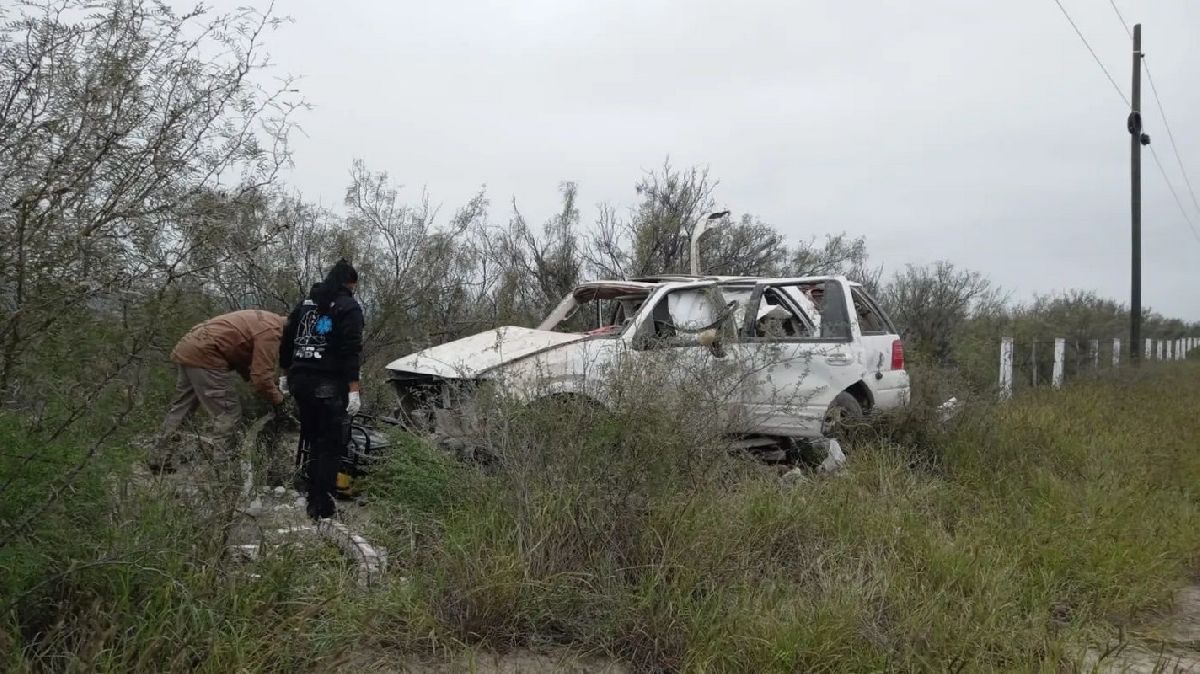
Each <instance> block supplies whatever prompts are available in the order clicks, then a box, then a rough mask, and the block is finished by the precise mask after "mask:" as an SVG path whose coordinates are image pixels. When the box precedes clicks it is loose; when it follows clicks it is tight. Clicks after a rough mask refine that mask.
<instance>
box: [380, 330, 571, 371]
mask: <svg viewBox="0 0 1200 674" xmlns="http://www.w3.org/2000/svg"><path fill="white" fill-rule="evenodd" d="M586 338H587V335H580V334H571V333H564V332H549V331H546V330H531V329H530V328H521V327H516V326H506V327H502V328H496V329H495V330H487V331H486V332H481V333H479V334H477V335H472V336H470V337H464V338H462V339H459V340H455V341H453V342H448V343H446V344H442V345H441V346H435V347H433V348H429V349H425V350H424V351H420V352H417V353H414V354H412V355H410V356H405V357H403V358H398V359H396V360H394V361H392V362H391V363H389V364H388V366H387V369H388V370H390V371H392V372H408V373H414V374H424V375H432V376H435V377H444V378H446V379H475V378H477V377H479V376H482V375H484V374H486V373H487V372H488V371H489V370H492V369H494V368H495V367H497V366H499V365H503V364H505V363H510V362H512V361H514V360H517V359H520V358H525V357H527V356H531V355H533V354H536V353H539V352H541V351H545V350H546V349H551V348H554V347H557V346H562V345H564V344H570V343H571V342H577V341H579V340H581V339H586Z"/></svg>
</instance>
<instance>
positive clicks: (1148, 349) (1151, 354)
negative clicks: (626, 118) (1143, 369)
mask: <svg viewBox="0 0 1200 674" xmlns="http://www.w3.org/2000/svg"><path fill="white" fill-rule="evenodd" d="M1151 343H1152V342H1151V340H1150V339H1147V340H1146V357H1145V359H1144V360H1150V359H1151V358H1153V357H1154V349H1152V348H1151V346H1150V345H1151Z"/></svg>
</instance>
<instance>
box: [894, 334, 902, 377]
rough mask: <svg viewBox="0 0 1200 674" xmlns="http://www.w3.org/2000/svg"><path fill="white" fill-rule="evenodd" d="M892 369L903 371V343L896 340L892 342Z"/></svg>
mask: <svg viewBox="0 0 1200 674" xmlns="http://www.w3.org/2000/svg"><path fill="white" fill-rule="evenodd" d="M892 369H893V370H903V369H904V342H901V341H900V340H898V339H897V340H896V341H894V342H892Z"/></svg>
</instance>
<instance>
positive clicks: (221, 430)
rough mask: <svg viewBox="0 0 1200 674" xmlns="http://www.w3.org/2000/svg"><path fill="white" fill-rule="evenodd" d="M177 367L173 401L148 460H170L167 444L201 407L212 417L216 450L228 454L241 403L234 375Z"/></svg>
mask: <svg viewBox="0 0 1200 674" xmlns="http://www.w3.org/2000/svg"><path fill="white" fill-rule="evenodd" d="M176 367H177V368H178V373H177V374H176V377H175V398H174V399H173V400H172V401H171V409H170V410H169V411H168V412H167V417H166V418H165V419H163V424H162V429H161V431H160V432H159V436H158V440H157V442H156V443H155V447H154V451H153V455H152V456H151V460H152V461H156V462H157V461H164V460H165V461H170V459H171V457H170V453H169V451H168V441H169V440H170V439H171V436H172V435H174V434H175V432H176V431H178V430H179V427H180V426H181V425H182V424H183V422H184V421H186V420H187V418H188V417H189V416H191V414H192V412H194V411H195V410H196V407H203V408H204V411H205V412H207V413H208V414H209V416H211V417H213V441H214V443H215V445H216V447H217V448H218V451H228V445H229V443H230V442H231V440H232V438H233V431H234V428H235V427H236V426H237V423H238V421H240V420H241V418H242V403H241V401H240V400H239V399H238V392H237V388H236V384H235V382H236V381H237V378H238V376H237V374H236V373H234V372H233V370H205V369H203V368H198V367H186V366H183V365H176Z"/></svg>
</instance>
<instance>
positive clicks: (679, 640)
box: [0, 362, 1200, 672]
mask: <svg viewBox="0 0 1200 674" xmlns="http://www.w3.org/2000/svg"><path fill="white" fill-rule="evenodd" d="M1198 398H1200V363H1195V362H1188V363H1182V364H1171V365H1169V366H1163V367H1151V368H1147V371H1146V372H1144V373H1139V374H1137V375H1130V376H1127V377H1125V378H1122V379H1120V380H1101V381H1095V382H1085V383H1081V384H1080V385H1078V386H1074V387H1071V386H1069V387H1067V388H1066V389H1064V390H1062V391H1050V390H1042V391H1035V392H1033V393H1031V394H1029V395H1026V396H1022V397H1020V398H1018V399H1017V400H1015V401H1013V402H1012V403H1010V404H1007V405H1003V406H998V407H989V406H981V407H980V408H977V409H975V408H972V409H968V410H967V412H965V413H964V415H963V416H962V417H961V418H959V419H958V420H956V422H955V423H954V424H952V425H951V426H950V427H949V428H946V429H925V431H924V432H922V433H920V434H913V433H892V434H888V435H886V437H893V438H894V437H903V438H905V439H906V441H910V440H911V441H913V442H916V445H914V446H909V445H906V446H898V445H890V444H888V443H887V442H886V441H885V440H880V441H879V442H877V443H876V444H875V445H874V446H871V447H864V448H861V449H860V450H859V451H857V452H855V453H854V454H853V455H852V457H851V463H850V466H849V469H848V470H847V471H846V472H845V473H844V474H842V475H838V476H833V477H819V478H814V479H813V480H811V481H807V482H802V483H800V484H797V485H785V484H783V483H781V482H780V480H779V479H778V478H777V477H776V476H775V475H774V474H773V473H771V472H770V471H768V470H766V469H764V468H761V467H759V466H757V465H754V464H749V463H747V462H744V461H741V460H738V459H735V458H727V457H725V456H724V455H723V454H720V453H717V452H712V451H710V450H711V447H709V446H708V445H707V444H706V442H708V439H707V438H705V437H703V436H702V435H699V434H697V433H695V432H694V431H692V430H689V428H688V427H687V426H685V425H684V424H685V423H687V420H686V419H684V418H683V416H685V415H681V414H678V413H677V412H678V410H675V409H672V408H671V407H670V404H669V403H663V404H662V406H661V407H660V406H655V405H652V406H649V407H647V406H644V405H641V406H631V407H630V408H629V409H627V410H618V412H617V413H616V414H615V415H614V416H611V417H606V418H604V419H601V420H593V421H594V423H591V424H590V425H586V426H583V427H579V426H574V425H572V426H567V425H565V424H564V422H563V420H562V419H557V420H556V419H550V418H542V419H534V421H535V422H537V424H538V426H537V430H536V432H533V431H531V430H530V429H528V428H527V429H524V431H525V432H523V433H521V434H520V435H519V437H520V441H521V447H523V448H524V450H523V451H526V452H527V454H525V455H522V456H523V459H525V460H521V461H513V462H512V464H513V466H514V467H513V468H511V469H500V470H493V471H488V472H486V473H483V472H479V471H477V470H475V469H473V468H468V467H465V466H463V465H460V464H458V463H456V462H454V461H452V460H449V459H446V458H445V457H444V456H443V455H441V454H440V453H439V452H437V451H436V450H434V449H432V448H430V447H428V446H427V445H425V444H423V443H421V442H420V441H418V440H415V439H412V438H406V439H403V441H402V442H401V443H400V445H399V449H398V451H397V452H396V454H395V455H394V456H393V457H392V458H391V459H390V460H389V462H388V464H387V465H386V466H385V467H383V469H382V470H381V471H379V472H378V473H377V474H376V475H375V476H373V477H372V479H371V480H370V482H369V492H368V493H369V494H370V495H371V497H372V498H373V499H374V504H373V505H372V506H371V508H372V511H371V522H372V524H371V528H370V530H371V534H372V535H373V537H374V539H375V541H376V542H377V543H379V544H381V545H383V546H385V547H387V548H388V550H389V552H390V559H391V564H390V569H389V575H390V582H389V583H388V584H387V585H386V586H385V587H383V588H381V589H380V590H378V591H377V592H374V593H369V594H363V593H360V592H357V591H355V590H354V588H353V585H352V583H351V582H350V574H349V573H348V572H347V571H346V569H345V567H344V564H343V562H342V561H341V560H340V559H339V558H338V557H337V555H336V554H335V553H333V552H331V551H325V550H311V549H309V550H305V549H297V550H287V551H284V552H283V553H281V554H279V555H275V556H273V557H271V558H268V559H266V560H264V561H263V562H260V563H259V564H258V565H257V566H256V567H255V568H254V569H253V571H254V573H256V574H258V577H250V576H249V575H248V574H247V573H245V571H244V570H241V569H237V568H232V567H230V566H228V565H227V564H224V563H222V562H220V555H219V539H218V538H217V537H216V536H215V534H214V533H213V529H214V528H216V523H214V522H212V521H205V520H204V519H202V518H199V517H198V516H196V515H195V514H194V513H189V512H187V511H186V510H184V509H182V508H181V507H179V506H178V505H176V504H174V503H172V502H170V501H164V500H163V498H162V496H161V495H160V494H156V493H153V492H135V493H133V494H131V495H129V496H127V497H125V498H123V499H119V500H116V501H113V500H112V499H111V496H110V492H108V491H105V490H92V491H85V492H80V494H79V495H78V497H77V498H78V499H79V501H78V502H77V503H76V504H75V505H76V506H77V507H80V508H82V507H85V506H87V507H91V508H93V510H91V511H89V512H90V514H89V516H88V517H86V518H74V519H72V518H70V517H67V512H69V509H65V510H64V511H63V512H62V515H61V516H60V517H58V518H57V519H55V520H54V522H53V526H54V527H58V528H59V529H58V530H57V533H55V532H54V531H49V530H47V531H42V532H40V533H38V534H37V537H41V538H26V539H23V540H22V541H21V543H20V544H19V545H18V546H16V547H14V548H11V549H6V550H4V551H0V553H2V554H0V572H2V576H3V578H4V581H3V582H4V587H3V591H0V597H3V598H0V605H4V606H6V608H5V612H4V615H3V620H4V622H3V623H0V653H6V654H8V655H6V656H0V657H7V658H9V660H8V661H7V662H4V663H2V664H0V667H3V668H7V669H13V670H16V671H20V670H22V669H51V670H63V671H71V670H76V671H82V670H92V669H97V670H100V671H188V670H201V671H230V670H234V669H243V670H250V671H255V670H258V671H265V670H272V671H273V670H283V669H287V670H295V671H324V670H328V669H331V668H334V667H335V666H336V665H337V664H338V663H339V662H345V661H347V660H353V661H355V662H360V661H362V659H363V658H366V659H367V660H369V661H383V662H392V663H411V662H412V661H413V659H414V658H416V657H431V658H444V657H447V656H448V655H449V654H453V653H456V652H460V651H462V650H464V649H474V650H495V651H506V650H510V649H523V648H529V647H532V648H535V649H537V648H544V647H556V648H557V647H566V648H569V649H572V650H575V651H579V652H589V653H595V654H601V655H604V656H606V657H609V658H613V659H617V660H620V661H622V662H625V663H626V664H628V665H630V666H632V667H633V668H634V669H636V670H641V671H664V670H666V671H779V672H794V671H885V670H886V671H895V670H899V671H928V670H935V671H941V670H948V669H954V670H962V671H1048V672H1049V671H1062V670H1063V669H1066V670H1068V671H1070V670H1071V669H1072V668H1073V667H1074V666H1076V665H1077V663H1078V659H1079V657H1080V655H1081V653H1080V650H1079V647H1080V645H1081V644H1086V643H1089V642H1093V641H1102V640H1106V639H1111V638H1112V637H1113V636H1114V635H1115V634H1116V633H1117V630H1118V629H1119V628H1122V627H1129V626H1134V625H1137V624H1139V623H1141V622H1143V621H1145V620H1147V619H1149V618H1151V617H1152V616H1153V615H1154V614H1155V613H1156V612H1160V611H1164V610H1166V609H1167V608H1168V607H1169V604H1170V601H1171V597H1172V594H1173V592H1174V591H1175V590H1176V589H1177V588H1179V587H1180V586H1181V585H1183V584H1186V583H1188V582H1189V581H1190V580H1191V579H1192V578H1193V577H1194V574H1195V573H1196V572H1197V570H1200V566H1198V561H1200V493H1198V492H1197V485H1200V422H1198V421H1197V420H1196V416H1195V402H1194V401H1195V400H1196V399H1198ZM535 416H536V415H535ZM922 418H924V417H922ZM921 423H928V422H926V421H922V422H921ZM648 428H649V430H648ZM564 429H566V431H567V432H564ZM0 430H3V429H0ZM5 438H6V439H15V440H19V438H14V436H12V435H9V436H5ZM914 438H915V440H913V439H914ZM508 451H509V452H512V451H514V448H512V447H509V448H508ZM2 476H3V475H2V473H0V477H2ZM646 476H652V477H653V479H649V478H648V477H646ZM96 513H102V514H103V516H102V517H97V516H96ZM39 540H40V541H44V542H45V543H44V545H42V547H41V548H39V547H38V546H37V545H35V543H36V542H37V541H39ZM97 560H105V561H107V562H111V563H105V564H100V565H97V566H86V565H87V564H89V563H93V562H96V561H97ZM47 579H54V580H53V581H48V580H47ZM9 597H20V599H19V600H18V601H16V604H15V606H7V603H8V600H7V599H6V598H9Z"/></svg>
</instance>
